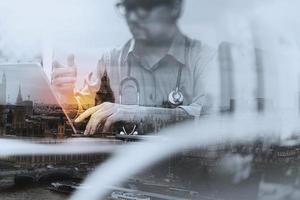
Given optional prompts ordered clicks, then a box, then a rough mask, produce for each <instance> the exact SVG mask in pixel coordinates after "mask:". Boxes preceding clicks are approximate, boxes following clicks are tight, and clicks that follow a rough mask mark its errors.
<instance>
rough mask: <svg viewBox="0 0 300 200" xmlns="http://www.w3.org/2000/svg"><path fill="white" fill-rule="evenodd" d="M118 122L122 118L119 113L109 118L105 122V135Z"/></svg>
mask: <svg viewBox="0 0 300 200" xmlns="http://www.w3.org/2000/svg"><path fill="white" fill-rule="evenodd" d="M118 121H120V118H119V115H118V114H117V113H114V114H112V115H111V116H109V117H108V118H107V119H106V121H105V124H104V127H103V133H107V132H108V131H109V129H110V127H111V126H112V125H113V124H114V123H116V122H118Z"/></svg>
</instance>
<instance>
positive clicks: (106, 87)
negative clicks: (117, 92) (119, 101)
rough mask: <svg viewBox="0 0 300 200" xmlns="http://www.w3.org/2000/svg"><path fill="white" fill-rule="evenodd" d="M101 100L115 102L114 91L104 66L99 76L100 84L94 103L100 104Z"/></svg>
mask: <svg viewBox="0 0 300 200" xmlns="http://www.w3.org/2000/svg"><path fill="white" fill-rule="evenodd" d="M103 102H112V103H114V102H115V96H114V93H113V91H112V89H111V87H110V79H109V76H108V74H107V71H106V68H105V71H104V73H103V75H102V77H101V84H100V88H99V90H98V92H97V93H96V97H95V105H100V104H101V103H103Z"/></svg>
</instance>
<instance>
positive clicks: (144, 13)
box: [116, 3, 156, 19]
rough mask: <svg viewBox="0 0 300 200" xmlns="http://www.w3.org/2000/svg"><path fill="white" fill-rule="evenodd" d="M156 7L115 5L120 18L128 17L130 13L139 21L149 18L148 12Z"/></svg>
mask: <svg viewBox="0 0 300 200" xmlns="http://www.w3.org/2000/svg"><path fill="white" fill-rule="evenodd" d="M154 7H156V6H149V5H137V4H125V3H117V4H116V8H117V10H118V12H119V13H120V14H121V15H122V16H126V15H128V13H130V12H134V13H135V14H136V16H137V17H138V18H140V19H146V18H147V17H148V16H149V13H150V11H151V10H152V9H153V8H154Z"/></svg>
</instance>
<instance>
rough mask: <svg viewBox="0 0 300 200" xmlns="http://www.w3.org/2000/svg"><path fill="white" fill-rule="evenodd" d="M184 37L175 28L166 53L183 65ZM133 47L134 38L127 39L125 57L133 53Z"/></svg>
mask: <svg viewBox="0 0 300 200" xmlns="http://www.w3.org/2000/svg"><path fill="white" fill-rule="evenodd" d="M186 45H187V44H186V38H185V36H184V35H183V34H182V33H181V32H180V31H179V30H177V31H176V33H175V36H174V39H173V41H172V44H171V46H170V49H169V51H168V52H167V54H166V55H169V56H171V57H172V58H173V59H175V60H177V61H178V62H180V63H181V64H183V65H185V54H186V52H185V51H186ZM134 47H135V40H134V39H131V40H130V41H129V47H128V52H127V54H126V57H125V59H126V60H127V59H128V56H129V55H134Z"/></svg>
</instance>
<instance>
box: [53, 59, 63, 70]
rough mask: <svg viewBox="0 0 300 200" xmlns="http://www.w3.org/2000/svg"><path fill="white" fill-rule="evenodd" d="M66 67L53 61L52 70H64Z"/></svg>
mask: <svg viewBox="0 0 300 200" xmlns="http://www.w3.org/2000/svg"><path fill="white" fill-rule="evenodd" d="M63 67H64V66H63V65H62V64H60V63H59V62H58V61H57V60H55V61H53V63H52V68H53V69H54V68H63Z"/></svg>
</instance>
